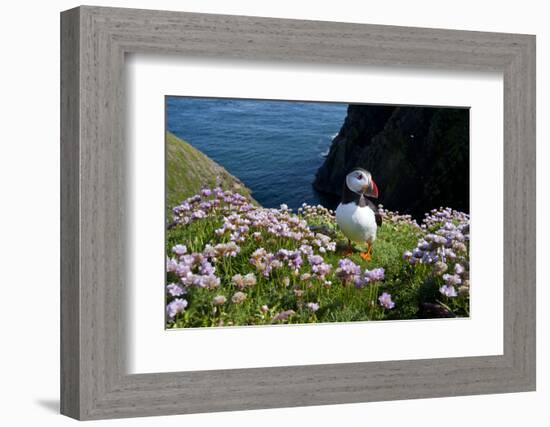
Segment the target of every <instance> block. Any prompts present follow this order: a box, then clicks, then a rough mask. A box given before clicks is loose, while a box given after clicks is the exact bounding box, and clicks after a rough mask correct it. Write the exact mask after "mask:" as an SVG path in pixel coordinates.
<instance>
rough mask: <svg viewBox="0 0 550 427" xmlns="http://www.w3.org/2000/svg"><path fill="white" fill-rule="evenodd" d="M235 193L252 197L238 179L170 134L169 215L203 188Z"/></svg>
mask: <svg viewBox="0 0 550 427" xmlns="http://www.w3.org/2000/svg"><path fill="white" fill-rule="evenodd" d="M217 182H218V183H219V185H220V186H221V187H222V188H223V189H224V190H231V191H234V192H237V193H240V194H242V195H243V196H247V197H250V194H251V192H250V190H249V189H248V188H246V187H245V185H244V184H243V183H242V182H241V181H240V180H239V179H238V178H237V177H235V176H233V175H231V174H230V173H229V172H227V170H225V169H224V168H223V167H222V166H220V165H219V164H218V163H216V162H215V161H214V160H212V159H210V158H209V157H208V156H206V155H205V154H203V153H201V152H200V151H199V150H197V149H196V148H194V147H193V146H191V145H190V144H189V143H187V142H186V141H184V140H182V139H180V138H178V137H177V136H175V135H174V134H172V133H170V132H167V133H166V213H167V216H168V218H169V217H170V216H169V215H170V212H171V209H172V208H173V207H174V206H176V205H177V204H179V203H180V202H181V201H182V200H184V199H185V198H187V197H190V196H192V195H193V194H196V193H198V192H199V191H200V189H201V188H202V187H205V186H206V187H214V186H216V183H217Z"/></svg>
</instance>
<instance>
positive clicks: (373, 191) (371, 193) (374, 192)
mask: <svg viewBox="0 0 550 427" xmlns="http://www.w3.org/2000/svg"><path fill="white" fill-rule="evenodd" d="M365 196H367V197H372V198H374V199H378V186H377V185H376V182H374V179H372V178H371V180H370V184H369V185H367V187H366V191H365Z"/></svg>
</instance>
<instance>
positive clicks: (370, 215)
mask: <svg viewBox="0 0 550 427" xmlns="http://www.w3.org/2000/svg"><path fill="white" fill-rule="evenodd" d="M336 222H337V224H338V226H339V227H340V229H341V230H342V233H344V235H345V236H346V237H347V238H348V239H350V240H353V241H354V242H358V243H365V242H371V243H372V242H374V240H375V239H376V229H377V225H376V218H375V216H374V212H373V210H372V209H371V208H369V207H368V206H364V207H360V206H358V205H357V204H356V203H354V202H351V203H346V204H342V203H340V204H339V205H338V207H337V208H336Z"/></svg>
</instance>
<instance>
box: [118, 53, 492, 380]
mask: <svg viewBox="0 0 550 427" xmlns="http://www.w3.org/2000/svg"><path fill="white" fill-rule="evenodd" d="M126 64H127V69H126V72H127V73H126V77H127V81H128V91H127V92H128V97H127V113H128V121H127V123H128V127H127V137H128V141H127V142H128V144H129V152H130V155H129V159H128V160H129V162H128V163H129V168H130V179H129V181H128V185H129V189H128V191H129V196H130V197H129V206H128V215H129V217H128V232H129V235H130V244H129V252H128V257H129V260H128V261H129V262H128V265H129V286H128V288H129V292H128V299H127V302H128V319H127V324H128V326H129V336H128V349H127V350H128V362H129V363H128V366H129V372H130V373H150V372H173V371H191V370H212V369H234V368H251V367H267V366H290V365H311V364H324V363H349V362H368V361H384V360H406V359H423V358H440V357H457V356H481V355H497V354H502V351H503V319H502V307H503V292H502V289H503V277H502V266H503V258H502V224H503V208H502V206H503V204H502V202H503V137H502V129H503V119H502V118H503V82H502V75H500V74H497V73H486V72H483V73H481V72H443V71H433V70H429V71H428V70H419V69H399V70H398V71H397V70H395V69H390V68H383V67H353V68H349V67H348V68H346V67H328V66H326V67H320V66H317V65H310V66H309V65H307V66H306V65H300V66H297V65H293V64H273V63H269V64H267V63H260V62H243V61H241V62H236V61H213V60H210V61H209V60H189V59H184V58H181V59H179V58H167V57H161V56H152V55H132V56H128V57H127V58H126ZM165 95H180V96H185V95H187V96H211V97H229V98H262V99H283V100H310V101H334V102H344V103H354V102H355V103H381V104H411V105H434V106H470V107H471V110H470V137H471V140H470V160H471V161H470V183H471V185H470V202H471V206H470V212H471V216H472V223H471V236H472V240H471V249H470V257H471V283H472V293H471V317H470V318H469V319H434V320H411V321H384V322H352V323H325V324H316V325H277V326H253V327H234V328H228V327H226V328H199V329H179V330H170V331H166V330H165V329H164V275H165V273H164V265H165V255H164V209H165V207H164V132H165V127H164V126H165V120H164V119H165V117H164V114H165V111H164V107H165V105H164V102H165ZM190 142H191V143H192V141H190Z"/></svg>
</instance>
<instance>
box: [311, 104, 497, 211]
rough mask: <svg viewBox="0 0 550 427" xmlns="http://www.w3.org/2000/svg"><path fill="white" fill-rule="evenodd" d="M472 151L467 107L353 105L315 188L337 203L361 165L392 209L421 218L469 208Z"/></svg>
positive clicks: (324, 198)
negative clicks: (350, 174) (351, 173)
mask: <svg viewBox="0 0 550 427" xmlns="http://www.w3.org/2000/svg"><path fill="white" fill-rule="evenodd" d="M469 152H470V150H469V109H468V108H433V107H401V106H397V107H396V106H376V105H355V104H352V105H349V107H348V112H347V116H346V119H345V121H344V124H343V126H342V128H341V129H340V132H339V133H338V135H337V136H336V137H335V138H334V140H333V141H332V145H331V148H330V151H329V153H328V156H327V157H326V159H325V162H324V163H323V165H322V166H321V167H320V168H319V170H318V171H317V174H316V177H315V181H314V183H313V187H314V189H315V190H316V191H317V192H318V193H319V195H320V198H321V200H322V202H323V204H325V205H326V206H328V207H331V208H334V207H335V206H336V205H337V204H338V201H339V199H340V195H341V190H342V186H343V183H344V178H345V176H346V174H347V173H348V172H349V170H351V169H352V168H353V167H355V166H360V167H363V168H365V169H367V170H369V171H370V172H371V173H372V175H373V177H374V179H375V181H376V183H377V184H378V187H379V189H380V199H379V200H378V203H382V204H383V205H384V206H385V207H386V208H388V209H390V210H396V211H399V212H401V213H408V214H411V215H412V216H413V217H414V218H416V219H417V220H421V219H422V218H423V217H424V213H425V212H428V211H430V210H431V209H434V208H439V207H440V206H445V207H451V208H453V209H456V210H460V211H463V212H469V208H470V206H469V194H470V192H469V187H470V163H469ZM487 161H490V159H487Z"/></svg>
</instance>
